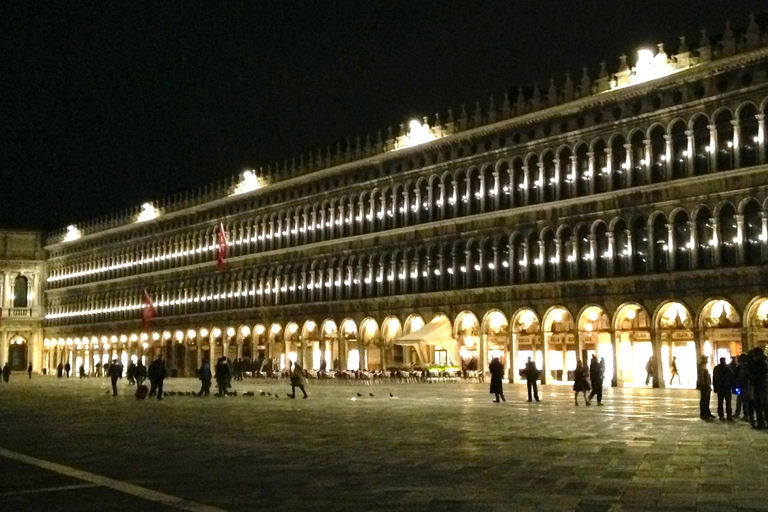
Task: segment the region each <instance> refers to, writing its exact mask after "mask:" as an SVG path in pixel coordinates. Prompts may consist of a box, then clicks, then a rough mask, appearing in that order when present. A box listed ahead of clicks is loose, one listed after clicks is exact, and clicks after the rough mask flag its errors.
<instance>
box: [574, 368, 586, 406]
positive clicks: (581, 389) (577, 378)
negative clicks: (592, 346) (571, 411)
mask: <svg viewBox="0 0 768 512" xmlns="http://www.w3.org/2000/svg"><path fill="white" fill-rule="evenodd" d="M573 391H574V393H573V401H574V403H575V404H576V405H579V393H582V394H583V395H584V402H585V403H586V404H587V405H589V399H588V398H587V391H589V381H588V380H587V368H586V366H584V363H582V362H581V360H579V361H576V370H574V372H573Z"/></svg>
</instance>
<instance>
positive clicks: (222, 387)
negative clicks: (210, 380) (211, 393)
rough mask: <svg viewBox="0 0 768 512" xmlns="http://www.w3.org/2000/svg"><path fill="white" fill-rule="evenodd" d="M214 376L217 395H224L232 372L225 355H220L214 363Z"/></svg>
mask: <svg viewBox="0 0 768 512" xmlns="http://www.w3.org/2000/svg"><path fill="white" fill-rule="evenodd" d="M214 378H215V379H216V387H217V388H218V393H217V394H218V395H219V396H226V395H227V389H228V388H229V382H230V380H231V379H232V372H231V370H230V368H229V363H227V358H226V357H220V358H219V361H218V362H217V363H216V375H215V376H214Z"/></svg>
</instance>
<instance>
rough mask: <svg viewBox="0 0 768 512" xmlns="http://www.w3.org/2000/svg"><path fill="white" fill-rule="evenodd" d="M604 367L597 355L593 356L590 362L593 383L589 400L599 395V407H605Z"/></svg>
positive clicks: (590, 378)
mask: <svg viewBox="0 0 768 512" xmlns="http://www.w3.org/2000/svg"><path fill="white" fill-rule="evenodd" d="M603 375H604V370H603V366H602V365H601V364H600V361H598V360H597V354H595V355H593V356H592V359H591V360H590V362H589V380H590V381H592V392H591V393H590V394H589V399H590V400H592V397H593V396H595V395H597V405H603Z"/></svg>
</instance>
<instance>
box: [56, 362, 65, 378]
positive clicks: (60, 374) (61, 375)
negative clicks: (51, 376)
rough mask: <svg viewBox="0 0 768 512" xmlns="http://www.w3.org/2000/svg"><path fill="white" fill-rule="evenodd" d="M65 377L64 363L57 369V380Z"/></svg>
mask: <svg viewBox="0 0 768 512" xmlns="http://www.w3.org/2000/svg"><path fill="white" fill-rule="evenodd" d="M63 376H64V365H63V364H62V363H59V366H57V367H56V378H57V379H60V378H62V377H63Z"/></svg>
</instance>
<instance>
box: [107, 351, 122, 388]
mask: <svg viewBox="0 0 768 512" xmlns="http://www.w3.org/2000/svg"><path fill="white" fill-rule="evenodd" d="M109 378H110V380H111V381H112V396H117V379H122V378H123V365H122V364H120V363H118V362H117V359H113V360H112V364H111V365H110V367H109Z"/></svg>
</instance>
